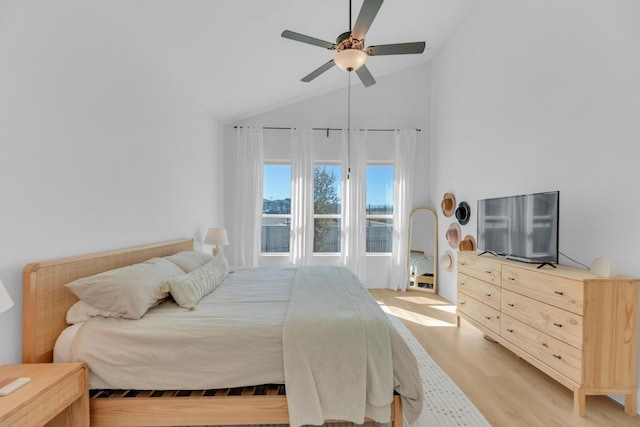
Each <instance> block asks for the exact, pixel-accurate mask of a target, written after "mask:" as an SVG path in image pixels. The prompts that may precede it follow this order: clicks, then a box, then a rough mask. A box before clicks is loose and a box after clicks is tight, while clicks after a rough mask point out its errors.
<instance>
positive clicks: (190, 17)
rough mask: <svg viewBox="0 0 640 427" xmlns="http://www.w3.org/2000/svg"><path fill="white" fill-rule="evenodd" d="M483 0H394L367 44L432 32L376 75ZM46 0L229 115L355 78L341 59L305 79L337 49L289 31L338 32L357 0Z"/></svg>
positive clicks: (435, 42)
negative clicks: (341, 64) (288, 36)
mask: <svg viewBox="0 0 640 427" xmlns="http://www.w3.org/2000/svg"><path fill="white" fill-rule="evenodd" d="M475 1H476V0H386V1H385V2H384V3H383V4H382V7H381V9H380V11H379V13H378V15H377V17H376V19H375V20H374V22H373V25H372V26H371V28H370V30H369V32H368V34H367V37H366V45H367V46H369V45H379V44H391V43H401V42H412V41H425V42H426V44H427V49H428V50H427V51H426V52H425V53H424V54H422V55H398V56H378V57H370V58H369V59H368V61H367V67H368V68H369V70H370V72H371V73H372V75H373V76H374V78H379V77H381V76H383V75H385V74H389V73H393V72H396V71H399V70H402V69H406V68H408V67H411V66H414V65H417V64H419V63H424V62H427V61H429V60H431V59H432V58H433V56H434V55H435V53H436V52H437V51H438V48H439V47H440V46H441V45H442V44H443V42H444V41H445V40H446V39H447V38H448V37H449V36H450V35H451V34H452V33H453V32H454V31H455V29H456V28H457V27H458V26H459V25H460V24H461V22H462V20H463V19H464V17H465V16H466V14H467V12H468V11H469V10H470V8H471V7H472V6H473V4H474V3H475ZM17 4H21V1H20V0H18V1H17V3H14V5H17ZM43 5H46V8H47V9H48V10H47V12H46V13H47V14H48V15H47V16H49V17H50V19H52V20H55V21H58V22H60V25H65V22H64V21H67V22H68V23H70V22H71V20H73V22H74V23H76V24H77V23H80V22H81V23H83V24H82V25H84V27H83V30H82V34H81V35H80V37H87V39H88V40H91V38H96V39H99V40H100V41H102V39H104V38H109V37H116V38H118V39H119V40H120V43H122V42H123V41H125V42H126V43H127V46H128V47H129V48H131V49H135V50H136V51H138V52H140V54H141V55H144V56H145V57H146V59H147V60H148V61H150V63H151V64H152V66H153V67H154V68H161V69H162V71H163V72H164V73H167V75H169V76H171V78H172V79H173V80H174V81H175V84H177V85H179V86H182V87H183V89H185V90H187V91H189V92H191V93H192V95H193V96H195V97H196V98H197V99H198V100H199V101H200V102H201V103H202V104H203V105H204V106H205V107H206V108H207V109H208V110H210V111H211V112H212V114H213V115H214V116H215V117H216V118H217V119H218V120H220V121H222V122H225V121H229V120H235V119H239V118H242V117H246V116H248V115H252V114H254V113H258V112H261V111H265V110H268V109H271V108H274V107H277V106H280V105H285V104H289V103H291V102H295V101H298V100H302V99H305V98H309V97H313V96H316V95H319V94H322V93H326V92H328V91H332V90H335V89H338V88H342V87H344V85H345V84H346V80H347V77H346V72H345V71H342V70H340V69H339V68H337V67H334V68H332V69H331V70H329V71H327V72H326V73H324V74H323V75H321V76H320V77H318V78H317V79H315V80H314V81H312V82H310V83H303V82H301V81H300V79H301V78H302V77H303V76H305V75H306V74H308V73H310V72H311V71H313V70H314V69H316V68H317V67H319V66H320V65H322V64H323V63H325V62H327V61H329V60H330V59H331V58H332V57H333V56H334V55H335V52H334V51H331V50H327V49H323V48H320V47H316V46H312V45H307V44H303V43H300V42H295V41H292V40H288V39H284V38H282V37H281V36H280V34H281V33H282V31H283V30H285V29H288V30H292V31H295V32H299V33H303V34H306V35H309V36H312V37H316V38H319V39H322V40H326V41H329V42H335V39H336V37H337V36H338V35H339V34H341V33H343V32H345V31H348V30H349V22H348V20H349V13H348V11H349V1H348V0H322V1H319V0H318V1H304V0H96V1H90V2H87V1H84V0H82V1H80V0H63V1H56V2H39V1H36V2H34V3H32V9H34V10H37V9H41V8H42V6H43ZM361 6H362V0H353V6H352V7H353V17H352V19H353V20H354V21H355V19H356V17H357V14H358V12H359V10H360V7H361ZM43 13H44V12H43ZM52 25H53V24H52ZM91 33H93V34H91ZM354 77H355V76H354ZM353 81H354V82H355V81H357V79H356V78H354V79H353Z"/></svg>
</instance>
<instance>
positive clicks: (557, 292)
mask: <svg viewBox="0 0 640 427" xmlns="http://www.w3.org/2000/svg"><path fill="white" fill-rule="evenodd" d="M553 293H554V294H556V295H564V292H560V291H553Z"/></svg>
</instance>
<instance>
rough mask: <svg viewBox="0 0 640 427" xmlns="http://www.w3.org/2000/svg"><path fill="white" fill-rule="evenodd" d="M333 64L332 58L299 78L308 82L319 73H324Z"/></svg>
mask: <svg viewBox="0 0 640 427" xmlns="http://www.w3.org/2000/svg"><path fill="white" fill-rule="evenodd" d="M334 65H335V62H333V59H332V60H331V61H329V62H327V63H324V64H322V65H321V66H319V67H318V68H316V69H315V70H313V71H312V72H310V73H309V74H307V75H306V76H304V77H303V78H302V79H301V81H303V82H306V83H309V82H310V81H311V80H313V79H315V78H316V77H318V76H319V75H320V74H322V73H324V72H325V71H327V70H328V69H330V68H331V67H333V66H334Z"/></svg>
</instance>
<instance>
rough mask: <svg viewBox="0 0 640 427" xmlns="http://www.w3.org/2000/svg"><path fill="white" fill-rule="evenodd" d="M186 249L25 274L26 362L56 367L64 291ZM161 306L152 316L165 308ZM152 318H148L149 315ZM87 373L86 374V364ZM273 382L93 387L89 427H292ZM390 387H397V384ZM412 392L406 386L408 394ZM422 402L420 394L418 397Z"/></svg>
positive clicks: (396, 421) (169, 245) (394, 416)
mask: <svg viewBox="0 0 640 427" xmlns="http://www.w3.org/2000/svg"><path fill="white" fill-rule="evenodd" d="M191 250H193V240H192V239H182V240H176V241H171V242H165V243H159V244H152V245H145V246H140V247H135V248H128V249H122V250H116V251H110V252H104V253H98V254H90V255H84V256H79V257H72V258H65V259H61V260H55V261H50V262H41V263H32V264H28V265H27V266H25V268H24V274H23V284H24V295H23V310H24V311H23V362H24V363H48V362H52V361H53V357H54V354H53V349H54V346H55V345H56V341H57V340H58V338H59V336H60V335H61V334H62V333H63V331H66V330H67V327H68V324H67V323H66V315H67V311H68V310H69V308H70V307H71V306H72V305H74V304H75V303H76V302H77V301H78V298H77V297H76V296H75V295H74V294H73V293H72V292H70V291H69V290H68V289H67V287H65V284H68V283H70V282H73V281H75V280H76V279H80V278H83V277H87V276H91V275H94V274H97V273H101V272H105V271H108V270H113V269H116V268H119V267H123V266H129V265H132V264H137V263H141V262H143V261H146V260H149V259H151V258H155V257H166V256H169V255H172V254H176V253H179V252H182V251H191ZM236 273H237V274H238V277H241V276H242V273H241V272H240V271H238V272H236ZM234 274H235V273H234ZM247 274H250V273H247ZM220 289H222V287H221V288H220ZM163 304H164V303H163ZM163 304H160V305H159V306H158V307H157V309H156V308H153V309H152V310H157V311H161V310H164V309H166V307H165V306H164V305H163ZM150 312H151V311H150ZM154 313H155V311H154ZM145 317H147V315H145ZM145 317H143V318H142V319H144V318H145ZM151 317H153V316H149V318H151ZM142 319H141V320H142ZM107 320H108V319H107ZM87 324H88V323H87ZM83 328H84V326H83ZM393 347H394V350H393V351H394V357H395V354H396V351H397V350H395V345H394V346H393ZM89 366H90V369H91V364H89ZM405 375H406V374H405ZM394 376H395V366H394ZM277 377H278V375H277V374H276V375H275V376H274V377H273V378H270V377H268V376H267V377H265V382H266V383H264V384H262V383H261V384H257V385H246V384H241V385H238V386H232V385H231V384H229V386H228V387H224V388H214V389H212V388H209V387H207V388H203V389H196V390H192V389H191V388H187V387H184V386H183V387H180V388H178V389H176V390H170V389H166V388H162V390H151V389H144V390H141V389H139V388H137V387H127V388H123V389H113V388H108V389H101V388H96V389H94V390H92V391H91V424H92V425H94V426H107V425H110V426H117V425H137V426H143V425H145V426H147V425H148V426H151V425H153V426H161V425H165V426H171V425H210V424H228V425H237V424H286V423H289V422H290V418H289V409H290V408H289V405H290V403H288V397H289V398H291V396H287V395H286V392H285V386H284V385H283V384H281V383H279V382H280V381H278V378H277ZM230 381H233V380H230ZM418 381H419V380H418ZM394 382H396V383H397V379H396V378H394ZM107 385H108V384H107ZM396 385H398V384H396ZM288 386H289V383H288V382H287V387H288ZM409 388H410V387H409V386H408V385H406V384H405V390H409ZM397 390H401V391H402V386H400V387H396V391H397ZM403 394H404V392H403ZM421 398H422V390H420V399H421ZM403 399H405V398H404V397H401V396H400V395H399V394H397V393H396V394H394V396H393V398H392V402H391V404H390V406H389V417H390V419H391V422H392V424H393V425H394V426H397V427H400V426H402V420H403V409H402V406H403V405H402V400H403ZM405 401H406V400H405ZM326 421H330V420H326Z"/></svg>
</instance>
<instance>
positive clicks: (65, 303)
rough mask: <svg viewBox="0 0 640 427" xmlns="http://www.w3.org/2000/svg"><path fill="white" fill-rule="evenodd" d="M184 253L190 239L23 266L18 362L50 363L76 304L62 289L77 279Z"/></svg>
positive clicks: (70, 295) (190, 246)
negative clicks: (20, 355) (57, 341)
mask: <svg viewBox="0 0 640 427" xmlns="http://www.w3.org/2000/svg"><path fill="white" fill-rule="evenodd" d="M188 250H193V239H181V240H173V241H170V242H163V243H155V244H151V245H145V246H137V247H132V248H126V249H119V250H115V251H109V252H100V253H95V254H89V255H81V256H77V257H70V258H62V259H58V260H53V261H46V262H37V263H31V264H27V265H26V266H25V267H24V271H23V273H22V292H23V297H22V362H23V363H48V362H52V361H53V346H54V345H55V342H56V339H57V338H58V336H59V335H60V333H61V332H62V331H63V329H64V328H66V327H67V326H68V325H67V323H66V315H67V310H68V309H69V307H71V306H72V305H73V304H74V303H75V302H76V301H77V300H78V298H77V297H76V296H75V295H74V294H73V293H71V291H69V290H68V289H67V288H66V287H65V286H64V285H66V284H67V283H70V282H72V281H74V280H76V279H79V278H81V277H86V276H91V275H93V274H97V273H101V272H103V271H107V270H112V269H114V268H118V267H124V266H126V265H131V264H136V263H139V262H142V261H146V260H148V259H150V258H154V257H162V256H167V255H172V254H174V253H176V252H180V251H188Z"/></svg>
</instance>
